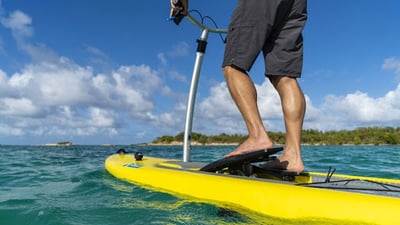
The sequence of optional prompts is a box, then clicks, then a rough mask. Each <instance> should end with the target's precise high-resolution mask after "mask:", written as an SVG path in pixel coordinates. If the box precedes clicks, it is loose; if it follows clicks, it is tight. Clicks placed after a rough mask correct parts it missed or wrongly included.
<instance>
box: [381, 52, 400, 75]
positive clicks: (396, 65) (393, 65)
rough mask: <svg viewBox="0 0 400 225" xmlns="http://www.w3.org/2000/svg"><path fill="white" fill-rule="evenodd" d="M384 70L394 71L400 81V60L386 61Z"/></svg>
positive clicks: (393, 58) (389, 59)
mask: <svg viewBox="0 0 400 225" xmlns="http://www.w3.org/2000/svg"><path fill="white" fill-rule="evenodd" d="M382 68H383V69H385V70H393V71H394V72H395V74H396V75H397V78H398V79H400V59H398V58H395V57H392V58H387V59H385V61H384V63H383V65H382Z"/></svg>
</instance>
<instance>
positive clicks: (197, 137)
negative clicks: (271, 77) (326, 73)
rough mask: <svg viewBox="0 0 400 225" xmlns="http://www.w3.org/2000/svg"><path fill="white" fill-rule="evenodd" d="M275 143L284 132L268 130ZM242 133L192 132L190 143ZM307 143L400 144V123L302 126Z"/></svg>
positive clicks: (232, 138) (163, 140)
mask: <svg viewBox="0 0 400 225" xmlns="http://www.w3.org/2000/svg"><path fill="white" fill-rule="evenodd" d="M269 135H270V137H271V139H272V140H274V142H275V144H284V143H285V133H284V132H269ZM183 136H184V133H183V132H181V133H179V134H177V135H175V136H171V135H165V136H161V137H157V138H156V139H155V140H154V141H152V142H150V143H148V145H182V142H183ZM246 138H247V136H246V135H242V134H224V133H223V134H219V135H204V134H200V133H195V132H193V133H192V137H191V145H237V144H240V143H242V142H243V141H244V140H246ZM302 144H304V145H400V127H397V128H393V127H384V128H382V127H363V128H357V129H354V130H339V131H320V130H313V129H309V130H303V132H302Z"/></svg>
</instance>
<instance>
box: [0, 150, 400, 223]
mask: <svg viewBox="0 0 400 225" xmlns="http://www.w3.org/2000/svg"><path fill="white" fill-rule="evenodd" d="M119 148H124V149H126V150H128V151H130V152H134V151H141V152H143V154H144V155H148V156H154V157H162V158H175V159H181V158H182V148H181V147H180V146H168V147H162V146H135V147H133V146H108V147H106V146H69V147H48V146H0V154H1V157H0V224H1V225H36V224H37V225H46V224H49V225H64V224H65V225H75V224H76V225H86V224H87V225H103V224H104V225H113V224H116V225H117V224H118V225H131V224H320V223H319V222H318V221H317V222H316V221H281V220H279V219H278V218H265V217H263V216H261V215H257V214H256V213H254V212H234V211H231V210H228V209H221V208H219V207H217V206H215V205H212V204H208V203H204V202H199V201H196V200H193V199H185V198H180V197H176V196H173V195H170V194H166V193H161V192H157V191H152V190H149V189H146V188H144V187H141V186H138V185H134V184H130V183H127V182H124V181H122V180H118V179H116V178H114V177H113V176H111V175H110V174H108V173H107V171H106V170H105V169H104V160H105V159H106V158H107V157H108V156H109V155H111V154H113V153H114V152H116V150H118V149H119ZM232 149H233V147H232V146H217V147H215V146H214V147H197V146H195V147H193V148H192V161H202V162H210V161H213V160H216V159H219V158H220V157H222V156H223V155H224V154H226V153H228V152H229V151H231V150H232ZM303 159H304V162H305V165H306V170H309V171H311V170H312V171H319V172H326V171H327V170H328V168H329V167H330V166H332V167H334V168H336V170H337V173H345V174H352V175H366V176H376V177H385V178H395V179H400V162H399V160H400V146H304V147H303ZM321 224H326V221H325V222H324V223H321Z"/></svg>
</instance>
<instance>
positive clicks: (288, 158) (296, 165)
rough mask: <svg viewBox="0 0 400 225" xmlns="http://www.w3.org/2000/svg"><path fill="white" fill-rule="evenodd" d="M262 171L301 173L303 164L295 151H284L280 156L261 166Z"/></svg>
mask: <svg viewBox="0 0 400 225" xmlns="http://www.w3.org/2000/svg"><path fill="white" fill-rule="evenodd" d="M262 168H264V169H280V170H288V171H293V172H303V171H304V164H303V161H302V160H301V156H300V155H298V154H297V153H296V152H295V151H290V150H287V149H285V150H284V151H283V154H282V156H281V157H280V158H279V159H276V160H274V161H272V162H270V163H267V164H266V165H264V166H262Z"/></svg>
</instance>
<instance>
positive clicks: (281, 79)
mask: <svg viewBox="0 0 400 225" xmlns="http://www.w3.org/2000/svg"><path fill="white" fill-rule="evenodd" d="M268 78H269V80H270V82H271V83H272V85H273V86H274V87H275V88H276V87H278V86H287V85H291V84H294V83H297V79H296V78H294V77H288V76H269V77H268Z"/></svg>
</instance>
